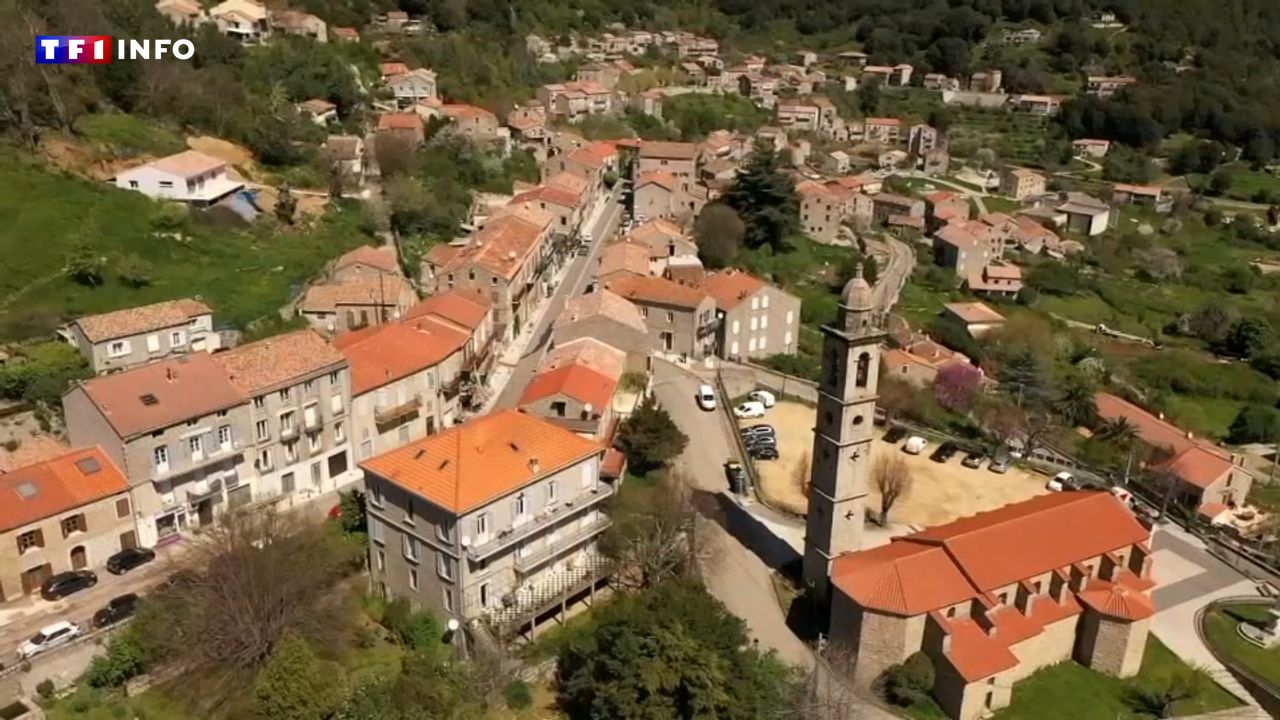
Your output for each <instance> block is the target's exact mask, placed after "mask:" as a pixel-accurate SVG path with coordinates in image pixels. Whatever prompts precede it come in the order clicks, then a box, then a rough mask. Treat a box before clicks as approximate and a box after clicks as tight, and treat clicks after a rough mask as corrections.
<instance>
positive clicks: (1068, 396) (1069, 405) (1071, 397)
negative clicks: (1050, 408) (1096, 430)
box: [1054, 375, 1098, 427]
mask: <svg viewBox="0 0 1280 720" xmlns="http://www.w3.org/2000/svg"><path fill="white" fill-rule="evenodd" d="M1095 391H1096V389H1095V388H1094V386H1093V383H1092V382H1091V381H1090V380H1089V379H1088V378H1087V377H1086V376H1084V375H1075V376H1073V377H1071V378H1070V379H1069V380H1068V381H1067V383H1066V384H1065V385H1064V386H1063V388H1062V393H1061V394H1060V395H1059V396H1058V399H1057V402H1056V403H1055V404H1054V407H1055V408H1057V410H1058V412H1059V413H1060V414H1061V415H1062V417H1063V418H1064V419H1066V421H1067V422H1068V423H1070V425H1071V426H1072V427H1092V426H1093V424H1094V423H1096V422H1097V421H1098V406H1097V405H1096V404H1095V403H1094V400H1093V396H1094V392H1095Z"/></svg>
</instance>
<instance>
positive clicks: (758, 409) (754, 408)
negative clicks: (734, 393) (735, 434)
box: [733, 400, 765, 418]
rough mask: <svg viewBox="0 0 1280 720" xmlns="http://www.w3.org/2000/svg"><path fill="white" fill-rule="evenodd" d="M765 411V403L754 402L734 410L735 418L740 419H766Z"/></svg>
mask: <svg viewBox="0 0 1280 720" xmlns="http://www.w3.org/2000/svg"><path fill="white" fill-rule="evenodd" d="M764 411H765V408H764V403H762V402H756V401H754V400H752V401H748V402H744V403H742V404H741V405H739V406H738V407H736V408H734V409H733V416H734V417H738V418H760V417H764Z"/></svg>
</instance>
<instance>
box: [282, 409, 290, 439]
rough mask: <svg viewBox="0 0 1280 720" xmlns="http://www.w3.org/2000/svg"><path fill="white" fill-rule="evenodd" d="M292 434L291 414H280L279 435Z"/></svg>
mask: <svg viewBox="0 0 1280 720" xmlns="http://www.w3.org/2000/svg"><path fill="white" fill-rule="evenodd" d="M290 432H293V413H292V412H287V413H281V415H280V434H282V435H283V434H285V433H290Z"/></svg>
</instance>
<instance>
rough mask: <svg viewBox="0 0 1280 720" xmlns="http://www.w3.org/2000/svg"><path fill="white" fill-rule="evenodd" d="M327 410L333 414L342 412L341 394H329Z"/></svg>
mask: <svg viewBox="0 0 1280 720" xmlns="http://www.w3.org/2000/svg"><path fill="white" fill-rule="evenodd" d="M329 412H330V413H331V414H333V415H341V414H342V396H341V395H337V394H335V395H330V396H329Z"/></svg>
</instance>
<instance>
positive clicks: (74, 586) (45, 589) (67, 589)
mask: <svg viewBox="0 0 1280 720" xmlns="http://www.w3.org/2000/svg"><path fill="white" fill-rule="evenodd" d="M97 584H98V576H97V575H96V574H94V573H93V572H92V571H89V570H68V571H67V572H60V573H58V574H57V575H54V576H53V577H51V578H49V579H48V580H45V581H44V584H43V585H41V586H40V597H42V598H44V599H45V600H58V599H61V598H64V597H66V596H68V595H70V594H72V593H78V592H80V591H81V590H84V589H85V588H91V587H93V586H94V585H97Z"/></svg>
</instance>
